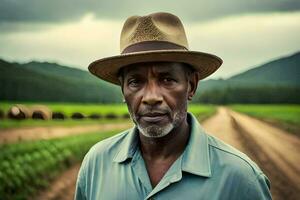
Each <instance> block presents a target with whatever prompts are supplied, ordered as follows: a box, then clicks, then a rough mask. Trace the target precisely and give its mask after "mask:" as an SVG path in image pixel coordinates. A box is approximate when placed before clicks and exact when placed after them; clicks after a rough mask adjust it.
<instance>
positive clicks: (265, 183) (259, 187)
mask: <svg viewBox="0 0 300 200" xmlns="http://www.w3.org/2000/svg"><path fill="white" fill-rule="evenodd" d="M246 196H247V199H248V200H253V199H257V200H272V196H271V192H270V181H269V179H268V178H267V177H266V176H265V175H264V174H263V173H261V174H259V175H257V177H256V179H255V180H253V181H252V182H250V183H249V186H248V189H247V193H246Z"/></svg>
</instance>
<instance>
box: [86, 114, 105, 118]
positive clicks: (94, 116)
mask: <svg viewBox="0 0 300 200" xmlns="http://www.w3.org/2000/svg"><path fill="white" fill-rule="evenodd" d="M89 118H90V119H101V118H102V115H101V114H97V113H93V114H90V116H89Z"/></svg>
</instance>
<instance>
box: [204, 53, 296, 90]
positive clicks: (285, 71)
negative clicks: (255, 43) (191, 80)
mask: <svg viewBox="0 0 300 200" xmlns="http://www.w3.org/2000/svg"><path fill="white" fill-rule="evenodd" d="M260 86H270V87H272V86H273V87H274V86H291V87H299V86H300V52H298V53H296V54H293V55H291V56H287V57H283V58H280V59H276V60H274V61H271V62H268V63H265V64H263V65H260V66H258V67H255V68H252V69H250V70H247V71H245V72H243V73H240V74H237V75H234V76H232V77H230V78H228V79H209V80H206V81H202V82H200V85H199V87H200V88H201V89H202V90H204V91H207V90H211V89H215V88H218V89H222V88H227V87H260Z"/></svg>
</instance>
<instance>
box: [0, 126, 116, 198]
mask: <svg viewBox="0 0 300 200" xmlns="http://www.w3.org/2000/svg"><path fill="white" fill-rule="evenodd" d="M118 132H119V130H115V131H106V132H102V133H99V132H98V133H86V134H82V135H73V136H67V137H63V138H56V139H49V140H37V141H26V142H25V141H24V142H19V143H14V144H5V145H2V146H1V145H0V183H1V184H0V196H1V199H29V197H32V195H34V194H35V193H36V192H37V191H38V190H40V189H41V188H46V187H47V186H48V185H49V183H50V181H51V180H53V178H55V177H57V175H59V174H60V173H61V172H62V171H63V170H64V169H66V168H68V167H70V166H71V165H73V164H74V163H77V162H80V161H81V160H82V159H83V157H84V155H85V154H86V152H87V151H88V150H89V149H90V147H91V146H92V145H94V144H95V143H97V142H98V141H100V140H103V139H105V138H107V137H110V136H112V135H114V134H116V133H118Z"/></svg>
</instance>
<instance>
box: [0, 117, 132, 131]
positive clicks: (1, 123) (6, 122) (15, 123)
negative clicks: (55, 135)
mask: <svg viewBox="0 0 300 200" xmlns="http://www.w3.org/2000/svg"><path fill="white" fill-rule="evenodd" d="M118 122H120V123H126V122H130V119H98V120H93V119H80V120H73V119H66V120H34V119H26V120H11V119H2V120H1V119H0V130H1V129H6V128H21V127H35V126H42V127H49V126H67V127H68V126H69V127H72V126H88V125H93V124H108V123H109V124H111V123H118Z"/></svg>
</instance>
